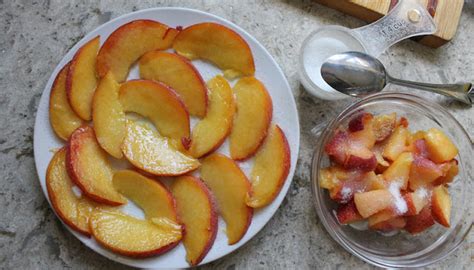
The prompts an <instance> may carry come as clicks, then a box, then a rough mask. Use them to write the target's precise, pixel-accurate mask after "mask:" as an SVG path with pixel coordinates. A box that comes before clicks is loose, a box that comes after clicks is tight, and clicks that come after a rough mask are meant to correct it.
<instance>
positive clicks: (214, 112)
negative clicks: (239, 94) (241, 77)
mask: <svg viewBox="0 0 474 270" xmlns="http://www.w3.org/2000/svg"><path fill="white" fill-rule="evenodd" d="M207 86H208V88H209V100H210V103H209V108H208V112H207V115H206V117H205V118H204V119H202V120H201V121H200V122H199V123H198V124H197V125H196V126H195V127H194V128H193V132H192V137H191V146H190V149H189V152H190V153H191V155H192V156H193V157H196V158H198V157H202V156H203V155H205V154H207V153H209V152H211V151H213V150H215V149H217V148H219V146H220V145H221V144H222V143H223V142H224V140H225V138H226V137H227V135H228V134H229V132H230V130H231V128H232V118H233V117H234V112H235V104H234V97H233V94H232V89H231V88H230V85H229V83H228V82H227V81H226V79H224V78H223V77H222V76H216V77H214V78H213V79H211V80H210V81H209V82H208V83H207Z"/></svg>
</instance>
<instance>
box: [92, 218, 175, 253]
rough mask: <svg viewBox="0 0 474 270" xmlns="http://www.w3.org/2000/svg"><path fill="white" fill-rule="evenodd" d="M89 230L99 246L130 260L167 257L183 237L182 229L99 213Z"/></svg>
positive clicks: (93, 219)
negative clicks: (131, 258)
mask: <svg viewBox="0 0 474 270" xmlns="http://www.w3.org/2000/svg"><path fill="white" fill-rule="evenodd" d="M168 223H171V224H172V222H168ZM89 226H90V229H91V232H92V235H93V236H94V238H95V239H96V240H97V242H99V244H101V245H102V246H104V247H106V248H108V249H110V250H112V251H114V252H116V253H118V254H122V255H125V256H129V257H138V258H144V257H150V256H154V255H159V254H162V253H165V252H167V251H169V250H170V249H172V248H174V247H175V246H176V245H177V244H178V243H179V241H180V240H181V237H182V232H181V227H180V226H166V225H159V224H155V223H153V222H150V221H147V220H140V219H136V218H134V217H131V216H128V215H125V214H122V213H118V212H108V211H95V212H94V213H93V214H92V216H91V219H90V222H89Z"/></svg>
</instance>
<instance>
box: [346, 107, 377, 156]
mask: <svg viewBox="0 0 474 270" xmlns="http://www.w3.org/2000/svg"><path fill="white" fill-rule="evenodd" d="M373 120H374V116H373V115H372V114H370V113H361V114H359V115H357V116H356V117H354V118H353V119H351V121H350V122H349V126H348V129H349V131H350V133H349V138H350V140H351V144H352V143H359V144H362V145H363V146H365V147H367V148H369V149H371V148H372V147H373V146H374V144H375V139H376V138H375V133H374V129H373Z"/></svg>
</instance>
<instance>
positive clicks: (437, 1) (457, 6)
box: [315, 0, 464, 48]
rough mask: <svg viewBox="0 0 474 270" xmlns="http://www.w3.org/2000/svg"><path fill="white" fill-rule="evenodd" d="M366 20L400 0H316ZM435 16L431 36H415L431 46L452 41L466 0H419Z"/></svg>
mask: <svg viewBox="0 0 474 270" xmlns="http://www.w3.org/2000/svg"><path fill="white" fill-rule="evenodd" d="M315 1H316V2H318V3H320V4H323V5H325V6H328V7H330V8H334V9H337V10H339V11H342V12H344V13H347V14H349V15H352V16H354V17H357V18H359V19H361V20H364V21H366V22H373V21H376V20H378V19H380V18H381V17H382V16H384V15H385V14H387V13H388V12H389V10H390V9H391V8H392V7H393V6H395V5H396V3H397V1H398V0H315ZM419 1H420V3H421V4H422V5H424V6H425V7H426V8H427V10H428V11H429V12H430V14H431V16H434V20H435V22H436V25H437V27H438V30H437V31H436V33H434V34H433V35H430V36H424V37H421V38H420V37H417V38H414V39H415V40H416V41H418V42H420V43H422V44H424V45H427V46H429V47H433V48H438V47H440V46H442V45H443V44H445V43H446V42H448V41H450V40H451V39H452V38H453V37H454V34H455V33H456V29H457V28H458V24H459V18H460V17H461V11H462V6H463V4H464V0H419Z"/></svg>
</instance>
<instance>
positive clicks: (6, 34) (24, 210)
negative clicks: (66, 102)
mask: <svg viewBox="0 0 474 270" xmlns="http://www.w3.org/2000/svg"><path fill="white" fill-rule="evenodd" d="M159 6H179V7H189V8H195V9H200V10H203V11H207V12H210V13H213V14H216V15H218V16H221V17H223V18H225V19H228V20H230V21H232V22H234V23H236V24H238V25H240V26H241V27H242V28H244V29H245V30H247V31H248V32H249V33H250V34H251V35H253V36H254V37H255V38H257V39H258V40H259V41H260V42H261V43H262V44H263V45H264V46H265V47H266V48H267V49H268V50H269V52H270V54H271V55H272V56H273V57H274V58H275V60H276V61H277V62H278V64H279V65H280V66H281V67H282V69H283V71H284V73H285V74H286V76H287V78H288V81H289V83H290V85H291V88H292V90H293V94H294V97H295V100H296V103H297V105H298V110H299V116H300V122H301V135H302V136H301V145H300V156H299V160H298V166H297V171H296V174H295V177H294V179H293V184H292V186H291V188H290V190H289V192H288V195H287V197H286V199H285V200H284V201H283V204H282V205H281V207H280V209H279V210H278V211H277V212H276V214H275V216H274V217H273V218H272V219H271V220H270V222H269V223H268V224H267V225H266V227H265V228H264V229H263V230H262V231H261V232H260V233H259V234H258V235H257V236H256V237H254V238H253V239H252V240H251V241H249V242H248V243H247V244H246V245H244V246H243V247H242V248H241V249H239V250H238V251H236V252H234V253H232V254H230V255H228V256H226V257H224V258H223V259H220V260H218V261H216V262H213V263H211V264H209V265H206V266H205V267H203V268H217V269H366V268H372V267H371V266H370V265H368V264H366V263H364V262H363V261H361V260H359V259H358V258H356V257H354V256H352V255H350V254H349V253H348V252H346V251H345V250H344V249H342V248H341V247H339V245H338V244H337V243H336V242H334V241H333V240H332V239H331V238H330V236H329V235H328V234H327V232H326V231H325V229H324V228H323V226H322V225H321V223H320V222H319V220H318V217H317V215H316V212H315V210H314V209H313V205H312V202H311V190H310V185H309V175H310V162H311V154H312V149H313V146H314V144H315V141H316V140H317V138H316V137H315V135H313V133H312V132H311V130H312V129H313V128H314V127H315V126H316V125H318V124H319V123H322V122H324V121H327V120H329V119H331V118H332V117H334V116H335V115H337V114H338V112H340V111H341V110H342V109H344V108H345V107H346V106H347V105H348V104H349V103H350V102H349V101H341V102H327V101H322V100H317V99H313V98H311V97H310V96H309V95H308V94H306V93H305V91H304V89H303V88H302V86H301V85H300V83H299V81H298V76H297V62H298V61H297V58H298V52H299V48H300V44H301V43H302V41H303V39H304V38H305V37H306V36H307V35H308V34H309V33H310V32H311V31H312V30H314V29H315V28H317V27H318V26H320V25H326V24H340V25H344V26H347V27H358V26H360V25H362V22H361V21H358V20H356V19H354V18H351V17H349V16H346V15H344V14H341V13H339V12H337V11H333V10H331V9H328V8H326V7H323V6H320V5H318V4H315V3H313V2H311V1H238V0H235V1H217V0H216V1H205V0H203V1H125V0H122V1H111V0H109V1H92V0H91V1H85V0H83V1H59V0H30V1H27V0H25V1H13V0H0V33H1V34H0V93H1V94H0V108H1V109H0V179H1V180H0V181H1V185H0V269H64V268H72V269H125V268H127V267H126V266H123V265H119V264H117V263H114V262H112V261H109V260H108V259H106V258H104V257H102V256H100V255H98V254H96V253H94V252H93V251H91V250H89V249H88V248H86V247H85V246H84V245H82V244H81V243H80V242H79V241H78V240H77V239H76V238H75V237H73V236H72V234H70V233H69V232H68V231H67V230H66V229H65V228H64V227H63V226H62V225H61V223H60V221H59V220H58V219H57V218H56V217H55V215H54V213H53V212H52V210H51V209H50V208H49V205H48V203H47V201H46V199H45V197H44V195H43V193H42V192H41V189H40V186H39V182H38V180H37V175H36V170H35V165H34V160H33V144H32V138H33V124H34V120H35V114H36V108H37V105H38V101H39V98H40V96H41V94H42V92H43V88H44V86H45V85H46V82H47V80H48V78H49V76H50V75H51V72H52V71H53V69H54V68H55V66H56V65H57V63H58V62H59V61H60V59H61V58H62V57H63V55H64V54H65V53H66V52H67V51H68V50H69V48H71V47H72V46H73V45H74V44H75V43H76V42H77V41H78V40H80V39H81V38H82V36H83V35H84V34H86V33H88V32H89V31H91V30H93V29H94V28H96V27H97V26H99V25H101V24H102V23H104V22H107V21H108V20H110V19H111V18H115V17H117V16H120V15H122V14H125V13H128V12H132V11H135V10H139V9H144V8H149V7H159ZM473 40H474V6H473V5H471V6H468V7H465V8H464V11H463V14H462V17H461V22H460V26H459V29H458V33H457V36H456V38H455V40H454V41H453V42H451V43H450V44H447V45H445V46H443V47H441V48H439V49H429V48H427V47H424V46H422V45H419V44H417V43H415V42H413V41H404V42H402V43H400V44H398V45H396V46H395V47H393V48H391V49H390V50H389V51H388V52H387V53H385V54H384V55H383V56H382V60H383V62H384V63H385V64H386V66H387V68H388V69H389V70H390V72H391V73H392V74H393V76H397V77H401V78H406V79H411V80H420V81H428V82H433V83H447V82H455V81H461V80H463V81H474V65H473V62H474V49H473V45H472V44H473ZM400 89H401V88H400ZM401 90H403V89H401ZM405 90H406V89H405ZM425 96H426V97H427V98H429V99H433V100H437V101H438V102H440V103H441V104H443V105H444V106H446V107H448V108H449V110H450V111H451V112H452V113H453V114H454V116H455V117H456V118H457V119H458V120H459V122H461V124H462V125H464V127H465V128H466V129H467V131H468V133H469V134H470V136H471V138H472V137H473V136H474V109H472V108H466V107H464V106H462V105H459V104H456V103H452V102H449V101H447V100H446V99H445V98H443V97H435V96H433V95H425ZM473 254H474V244H473V233H472V232H471V235H470V236H469V237H468V239H467V241H465V242H464V243H463V244H462V245H461V247H460V248H459V249H458V250H456V252H454V253H453V254H451V255H450V256H449V257H447V258H446V259H444V260H442V261H441V262H439V263H437V264H435V265H433V266H432V268H433V269H435V268H436V269H438V268H445V269H448V268H449V269H472V267H473V265H474V263H473V262H474V257H473V256H474V255H473Z"/></svg>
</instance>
